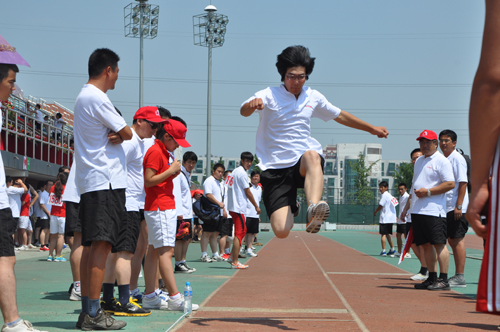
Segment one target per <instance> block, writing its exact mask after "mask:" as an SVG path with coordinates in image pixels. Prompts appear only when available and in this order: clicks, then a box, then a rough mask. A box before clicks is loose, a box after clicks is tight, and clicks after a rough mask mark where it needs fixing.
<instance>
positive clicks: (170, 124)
mask: <svg viewBox="0 0 500 332" xmlns="http://www.w3.org/2000/svg"><path fill="white" fill-rule="evenodd" d="M163 129H165V131H166V132H167V133H168V134H169V135H170V136H172V138H173V139H174V140H175V141H176V142H177V144H179V145H180V146H182V147H183V148H189V147H190V146H191V144H189V143H188V141H186V132H187V128H186V126H184V125H183V124H182V122H179V121H176V120H172V119H170V120H168V121H167V122H166V123H165V124H164V125H163Z"/></svg>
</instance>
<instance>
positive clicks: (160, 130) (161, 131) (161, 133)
mask: <svg viewBox="0 0 500 332" xmlns="http://www.w3.org/2000/svg"><path fill="white" fill-rule="evenodd" d="M165 134H167V135H168V133H167V131H166V130H165V126H163V125H162V126H160V128H158V130H157V131H156V135H155V136H156V138H157V139H162V138H163V136H165Z"/></svg>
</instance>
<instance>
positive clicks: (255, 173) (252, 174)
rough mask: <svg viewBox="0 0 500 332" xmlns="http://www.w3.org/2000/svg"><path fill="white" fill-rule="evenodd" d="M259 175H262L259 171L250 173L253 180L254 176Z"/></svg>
mask: <svg viewBox="0 0 500 332" xmlns="http://www.w3.org/2000/svg"><path fill="white" fill-rule="evenodd" d="M257 174H259V175H260V172H259V171H252V173H250V177H251V178H253V176H254V175H257Z"/></svg>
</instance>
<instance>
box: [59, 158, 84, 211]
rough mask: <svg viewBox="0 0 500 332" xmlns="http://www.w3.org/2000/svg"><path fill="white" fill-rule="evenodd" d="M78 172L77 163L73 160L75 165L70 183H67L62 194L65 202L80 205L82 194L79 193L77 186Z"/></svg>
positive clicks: (72, 166) (70, 172) (70, 176)
mask: <svg viewBox="0 0 500 332" xmlns="http://www.w3.org/2000/svg"><path fill="white" fill-rule="evenodd" d="M76 172H77V170H76V163H75V161H74V160H73V164H72V165H71V169H70V171H69V176H68V181H67V182H66V187H64V191H63V194H62V201H63V202H73V203H80V193H79V192H78V187H77V186H76V176H75V174H76Z"/></svg>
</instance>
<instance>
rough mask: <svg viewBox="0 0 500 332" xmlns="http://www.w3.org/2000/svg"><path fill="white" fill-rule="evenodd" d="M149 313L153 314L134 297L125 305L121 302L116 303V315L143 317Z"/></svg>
mask: <svg viewBox="0 0 500 332" xmlns="http://www.w3.org/2000/svg"><path fill="white" fill-rule="evenodd" d="M149 315H151V311H150V310H146V309H143V308H141V306H140V305H138V304H137V301H134V300H133V299H130V302H128V303H127V304H125V305H124V306H122V305H121V304H120V302H117V303H116V309H115V316H133V317H142V316H149Z"/></svg>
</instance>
